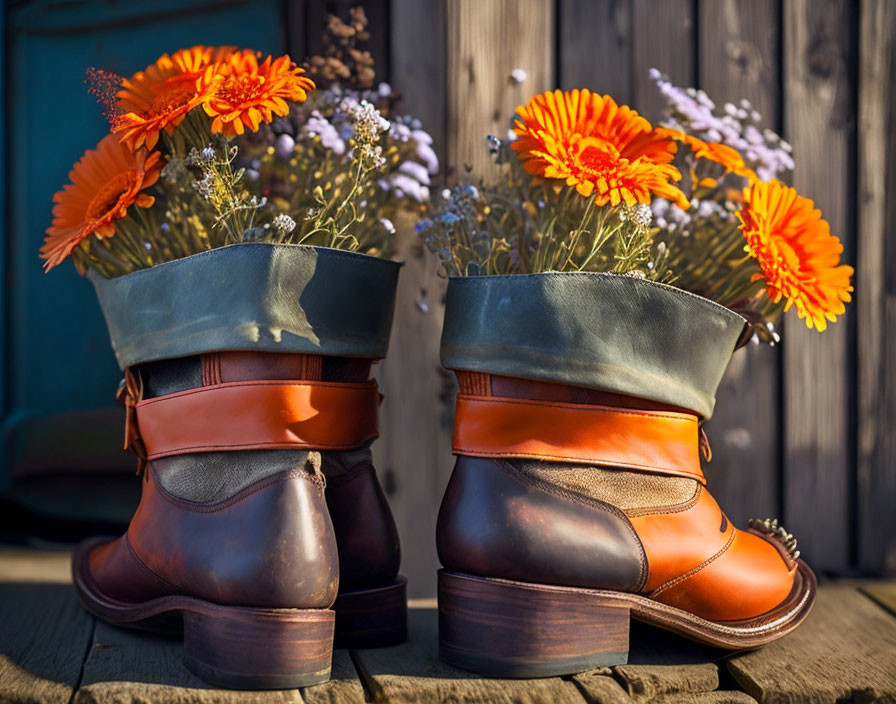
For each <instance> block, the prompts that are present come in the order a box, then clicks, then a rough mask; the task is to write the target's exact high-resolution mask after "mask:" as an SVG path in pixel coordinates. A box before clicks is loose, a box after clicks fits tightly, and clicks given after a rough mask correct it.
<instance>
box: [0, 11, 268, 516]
mask: <svg viewBox="0 0 896 704" xmlns="http://www.w3.org/2000/svg"><path fill="white" fill-rule="evenodd" d="M4 12H5V16H4V18H3V19H4V21H5V29H6V32H5V37H6V42H7V45H6V48H7V51H6V54H5V56H6V65H5V66H4V69H5V70H4V72H3V73H4V79H5V92H4V96H5V101H6V105H7V110H6V115H7V116H8V117H7V123H6V124H5V125H4V131H5V132H6V134H7V135H8V139H7V145H8V146H7V153H6V154H5V157H6V158H5V159H4V164H5V173H4V174H3V178H5V180H6V182H7V184H8V190H7V193H8V194H9V199H8V202H7V204H6V210H7V213H6V215H7V217H6V220H5V221H6V223H7V227H6V229H5V231H4V234H3V240H4V241H3V247H2V248H0V265H2V268H0V276H2V278H3V282H2V283H3V286H2V289H0V290H2V295H3V300H2V306H0V369H2V370H3V372H4V373H3V375H2V377H0V492H7V493H8V492H10V491H13V490H16V489H17V488H18V487H20V486H21V485H23V484H27V483H28V481H30V480H33V479H34V478H36V477H37V478H39V477H65V476H69V477H70V476H72V475H73V474H80V473H89V472H93V473H98V472H99V473H110V474H111V475H114V474H118V473H120V472H128V473H130V472H133V468H134V463H133V460H132V457H131V456H130V454H129V453H125V452H124V451H122V450H121V449H120V448H121V440H122V437H123V425H122V420H123V416H122V414H121V412H120V410H119V409H117V408H116V406H115V402H114V394H115V390H116V387H117V385H118V381H119V379H120V377H121V372H120V371H119V369H118V367H117V365H116V363H115V360H114V357H113V355H112V352H111V349H110V347H109V339H108V335H107V333H106V328H105V324H104V322H103V319H102V315H101V313H100V310H99V307H98V305H97V302H96V299H95V296H94V294H93V289H92V287H91V286H90V284H89V283H88V282H87V281H86V280H85V279H82V278H81V277H79V276H78V275H77V274H76V273H75V271H74V269H73V267H72V266H71V265H70V264H68V263H66V264H65V265H63V266H60V267H58V268H57V269H54V270H53V271H51V272H50V273H49V274H44V273H43V271H42V268H41V261H40V260H39V258H38V249H39V248H40V245H41V241H42V239H43V237H44V229H45V228H46V227H47V226H48V225H49V223H50V219H51V208H52V197H53V193H54V192H55V191H56V190H57V189H59V188H60V187H61V186H62V184H64V183H65V182H66V179H67V174H68V172H69V170H70V169H71V167H72V165H73V164H74V162H75V161H76V160H77V159H78V158H79V157H80V156H81V154H82V153H83V152H84V150H85V149H88V148H93V147H94V146H95V145H96V143H97V142H98V141H99V139H100V138H101V137H102V136H103V134H104V133H105V132H106V130H107V126H106V124H105V122H104V119H103V117H102V115H101V108H100V106H99V105H98V104H97V103H96V102H95V100H94V98H93V97H92V96H90V95H88V93H87V87H86V85H85V83H84V74H85V70H86V69H87V68H88V67H89V66H96V67H98V68H103V69H106V70H110V71H114V72H116V73H118V74H121V75H125V76H127V75H130V74H132V73H133V72H135V71H137V70H140V69H142V68H144V67H145V66H146V65H148V64H149V63H151V62H152V61H154V60H155V59H156V58H157V57H158V56H159V55H160V54H162V53H164V52H171V51H174V50H177V49H179V48H182V47H188V46H192V45H194V44H213V45H214V44H234V45H238V46H244V47H253V48H256V49H260V50H262V51H266V52H282V51H284V49H285V46H286V39H285V36H284V30H283V27H284V25H285V22H284V4H283V3H281V2H280V0H251V1H249V0H245V1H240V0H237V1H234V0H219V1H217V2H209V1H208V0H205V1H200V0H155V1H150V0H143V1H140V2H134V1H132V2H119V1H113V0H107V1H105V2H104V1H101V0H44V1H33V2H11V3H9V2H8V3H4ZM57 503H61V504H64V503H65V499H64V497H63V498H62V500H61V502H57ZM60 511H61V512H62V513H65V506H64V505H63V506H61V507H60Z"/></svg>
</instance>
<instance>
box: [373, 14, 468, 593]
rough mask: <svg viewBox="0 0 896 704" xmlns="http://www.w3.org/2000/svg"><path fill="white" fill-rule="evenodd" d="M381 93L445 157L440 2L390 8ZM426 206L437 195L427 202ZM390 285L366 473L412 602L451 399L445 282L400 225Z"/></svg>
mask: <svg viewBox="0 0 896 704" xmlns="http://www.w3.org/2000/svg"><path fill="white" fill-rule="evenodd" d="M392 5H393V8H392V9H393V12H392V32H391V33H392V36H393V37H394V40H393V43H392V58H391V63H392V67H393V72H392V78H391V84H392V87H393V89H394V90H396V91H397V92H398V93H399V94H400V95H401V96H402V97H401V103H400V105H399V110H400V112H407V113H408V114H411V115H413V116H414V117H417V118H418V119H420V120H421V121H422V123H423V127H424V129H426V130H427V131H429V132H430V134H431V135H432V137H433V147H435V148H436V149H437V150H438V151H437V154H438V156H439V159H440V161H441V162H442V163H443V164H444V158H445V151H444V147H445V104H446V99H447V98H446V93H445V24H444V14H445V4H444V0H426V1H425V2H420V1H418V0H393V3H392ZM436 197H438V195H437V194H436ZM396 226H397V228H398V234H397V235H396V239H395V242H394V245H395V252H394V257H395V258H397V259H399V260H400V261H403V262H404V263H405V265H404V267H403V268H402V271H401V276H400V278H399V282H398V295H397V300H396V305H395V318H394V322H393V325H392V329H393V334H392V339H391V342H390V347H389V356H388V357H387V358H386V360H385V361H384V362H382V363H381V364H380V368H379V370H378V372H377V376H378V379H379V381H380V388H381V390H382V392H383V394H384V395H385V401H384V402H383V406H382V413H381V424H382V425H381V427H382V432H381V436H380V437H381V439H380V440H379V442H377V443H376V444H375V445H374V454H375V458H376V465H377V467H378V468H379V470H380V476H381V478H382V480H383V484H384V487H385V489H386V492H387V494H388V496H389V502H390V504H391V506H392V511H393V513H394V515H395V521H396V524H397V525H398V531H399V535H400V537H401V548H402V572H403V573H404V574H405V575H407V577H408V593H409V594H410V596H412V597H424V596H426V597H428V596H433V595H434V594H435V589H436V569H437V568H438V559H437V557H436V554H435V530H436V516H437V514H438V510H439V503H440V502H441V499H442V493H443V492H444V490H445V485H446V483H447V481H448V476H449V475H450V473H451V468H452V466H453V458H452V456H451V425H452V423H451V417H452V410H453V404H452V398H451V396H450V394H445V392H444V380H445V375H444V372H443V371H442V369H441V366H440V364H439V339H440V337H441V332H442V319H443V317H444V296H445V286H446V284H447V281H446V280H445V279H444V278H443V277H440V276H439V274H438V267H439V264H438V261H437V259H436V257H435V256H434V255H433V254H432V253H431V252H429V250H428V249H426V248H425V247H423V246H422V242H421V241H420V237H419V236H418V235H417V233H416V232H415V231H414V222H413V219H412V218H410V217H406V218H400V219H399V220H398V221H397V222H396Z"/></svg>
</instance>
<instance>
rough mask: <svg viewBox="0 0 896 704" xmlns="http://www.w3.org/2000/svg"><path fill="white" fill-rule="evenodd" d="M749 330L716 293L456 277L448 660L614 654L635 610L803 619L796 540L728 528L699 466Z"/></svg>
mask: <svg viewBox="0 0 896 704" xmlns="http://www.w3.org/2000/svg"><path fill="white" fill-rule="evenodd" d="M539 277H547V281H544V280H543V279H542V281H541V282H539ZM558 277H560V278H558ZM564 277H567V278H564ZM574 277H578V278H574ZM615 278H616V279H623V277H615ZM488 279H495V280H496V281H488ZM498 279H501V280H503V281H497V280H498ZM514 279H515V280H514ZM533 279H534V280H535V281H536V282H537V285H536V284H533ZM526 280H528V281H526ZM583 282H584V283H583ZM452 286H453V290H452ZM564 287H569V288H568V289H566V288H564ZM558 300H559V301H561V302H562V303H563V305H558V304H557V301H558ZM573 301H578V303H575V302H573ZM597 301H602V302H603V303H599V302H597ZM610 301H611V302H610ZM518 302H519V307H520V309H521V310H520V311H517V310H516V309H515V307H514V305H515V304H517V303H518ZM539 305H542V306H544V308H545V309H546V310H548V311H550V315H545V313H544V312H539V310H538V308H537V307H538V306H539ZM601 305H606V306H608V308H607V317H606V318H602V317H601V316H600V315H599V314H600V312H601V311H600V307H601ZM527 306H528V310H527ZM664 306H665V307H664ZM679 307H680V310H679V309H678V308H679ZM455 315H456V316H458V318H459V319H454V320H452V319H451V318H450V316H455ZM589 315H590V316H591V317H590V318H589V317H588V316H589ZM657 316H658V317H659V318H660V321H659V322H658V321H657V320H656V319H655V318H656V317H657ZM583 319H584V320H585V321H586V322H585V323H584V324H583V322H582V320H583ZM701 321H702V323H701ZM672 323H675V324H680V325H685V324H687V325H688V326H689V328H690V332H691V333H692V334H690V335H682V334H681V333H680V331H679V332H677V331H676V330H675V327H674V326H672V325H671V324H672ZM527 326H529V327H531V331H530V330H528V329H527ZM604 326H606V330H607V333H606V334H602V331H603V327H604ZM651 327H653V328H656V332H655V333H653V334H652V333H650V329H651ZM743 327H744V322H743V320H742V319H740V318H739V316H735V314H733V313H731V312H730V311H727V310H725V309H722V308H721V307H720V306H714V304H711V303H710V302H709V301H704V300H703V299H699V298H698V297H696V296H689V295H687V294H684V295H683V296H682V294H680V293H679V292H677V291H675V290H674V289H669V288H668V287H660V286H657V285H654V284H649V283H648V282H644V281H638V280H634V279H628V280H623V281H620V282H617V281H613V280H611V279H606V278H599V277H598V278H589V277H588V275H585V278H584V279H582V278H581V275H564V274H547V275H536V276H534V277H480V278H478V279H476V280H475V282H472V280H458V279H453V280H452V282H451V286H449V292H448V304H447V312H446V325H445V334H444V336H443V363H445V364H446V366H449V367H450V368H453V369H454V370H455V371H456V374H457V379H458V386H459V394H458V397H457V408H456V418H455V432H454V440H453V443H454V452H455V454H456V455H457V463H456V466H455V470H454V473H453V475H452V477H451V480H450V483H449V485H448V488H447V490H446V493H445V497H444V500H443V503H442V507H441V511H440V515H439V521H438V528H437V531H438V532H437V544H438V551H439V558H440V560H441V563H442V565H443V567H444V569H443V570H441V571H440V574H439V616H440V620H439V641H440V654H441V657H442V658H443V659H444V660H446V661H447V662H449V663H451V664H454V665H456V666H459V667H462V668H465V669H470V670H474V671H477V672H481V673H484V674H488V675H492V676H498V677H546V676H554V675H561V674H569V673H574V672H579V671H583V670H586V669H590V668H594V667H600V666H607V665H616V664H621V663H624V662H626V661H627V654H628V627H629V619H630V617H631V618H636V619H638V620H641V621H644V622H647V623H650V624H653V625H655V626H658V627H660V628H665V629H668V630H671V631H674V632H676V633H679V634H681V635H684V636H687V637H689V638H692V639H695V640H698V641H702V642H704V643H708V644H711V645H714V646H718V647H722V648H731V649H744V648H753V647H757V646H761V645H763V644H765V643H768V642H770V641H772V640H775V639H776V638H779V637H781V636H783V635H784V634H786V633H788V632H790V631H791V630H793V629H794V628H796V627H797V625H799V624H800V623H801V622H802V620H803V619H804V618H805V617H806V615H807V614H808V612H809V610H810V608H811V606H812V602H813V599H814V595H815V590H816V582H815V576H814V575H813V573H812V571H811V570H810V569H809V567H808V566H807V565H806V564H805V563H804V562H803V561H802V560H799V559H798V558H799V553H798V552H797V551H796V541H795V540H794V539H793V538H792V536H790V535H789V534H787V533H786V532H785V531H784V530H783V529H782V528H781V527H780V526H779V525H778V524H777V522H774V521H755V520H754V521H750V523H749V525H748V526H747V528H746V530H739V529H737V528H735V527H734V526H733V525H732V524H731V522H730V521H729V520H728V518H727V517H726V516H725V513H724V512H723V511H722V510H721V509H720V507H719V506H718V505H717V503H716V502H715V500H714V499H713V498H712V496H711V494H710V493H709V491H708V489H707V486H706V484H707V482H706V478H705V477H704V475H703V472H702V469H701V464H700V448H701V447H705V446H706V443H705V442H702V441H701V438H702V437H703V436H702V434H701V430H700V422H701V420H702V419H703V418H704V417H706V416H707V415H708V413H709V412H711V409H712V403H711V396H712V395H713V394H714V392H715V388H716V385H717V384H718V380H719V378H720V377H721V373H722V371H723V370H724V363H723V362H726V361H727V357H728V356H729V355H730V354H731V352H732V351H733V349H734V347H735V344H736V343H737V341H738V338H739V336H740V335H741V334H742V331H743ZM626 328H628V329H631V330H637V331H638V332H637V333H636V334H637V339H633V338H632V337H628V338H626V337H625V336H624V334H623V331H624V330H625V329H626ZM611 336H612V337H611ZM501 340H504V343H503V345H502V344H500V341H501ZM477 341H478V342H479V344H476V342H477ZM508 342H510V344H508ZM706 343H708V344H717V345H720V346H721V347H722V351H721V353H720V354H717V355H711V354H710V355H707V354H706V351H705V350H700V349H699V348H700V346H701V345H702V344H706ZM689 348H691V354H690V355H689V356H685V353H686V352H687V350H688V349H689ZM549 353H550V354H554V355H555V358H556V360H557V364H556V365H549V364H545V359H546V357H547V355H548V354H549ZM719 358H721V361H720V359H719ZM610 362H612V364H610ZM527 377H528V378H527ZM539 377H540V378H539ZM699 379H706V380H705V381H704V382H702V383H700V382H699V381H698V380H699ZM572 380H579V382H580V383H578V384H576V383H570V382H571V381H572ZM639 388H643V389H645V390H648V389H649V393H650V394H651V395H652V396H653V397H652V398H651V397H648V396H647V395H646V393H645V394H644V395H642V396H640V397H639V396H638V395H635V393H637V391H638V389H639ZM621 392H625V393H621ZM633 392H634V393H633ZM673 399H678V400H680V402H679V403H672V402H671V401H673ZM688 399H690V403H689V402H688ZM707 400H708V401H709V402H708V403H707ZM698 408H699V411H698Z"/></svg>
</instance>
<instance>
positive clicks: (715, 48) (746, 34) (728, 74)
mask: <svg viewBox="0 0 896 704" xmlns="http://www.w3.org/2000/svg"><path fill="white" fill-rule="evenodd" d="M778 12H779V7H778V2H777V0H720V1H718V2H703V3H700V18H699V19H700V56H701V57H705V58H706V59H707V60H704V61H701V62H700V65H699V84H700V87H701V88H703V89H704V90H705V91H706V92H707V94H708V95H709V97H710V98H712V100H713V101H714V102H715V103H716V106H717V108H718V110H719V111H721V109H722V106H723V104H724V103H726V102H731V103H735V104H737V103H739V102H740V101H741V100H742V99H746V100H749V101H750V102H751V103H752V104H753V106H754V107H755V108H756V109H757V110H758V111H759V112H760V113H761V114H762V116H763V118H764V120H763V125H764V126H767V127H770V128H772V129H774V130H776V131H777V130H780V125H778V124H777V115H778V113H779V105H778V89H779V82H778V74H777V67H778V62H779V55H778V39H779V37H778V36H777V31H776V27H777V18H778ZM779 349H780V348H779V347H774V348H772V347H769V346H768V345H764V344H763V345H752V344H751V345H747V346H746V348H744V349H742V350H739V351H737V352H735V354H734V357H733V359H732V360H731V363H730V364H729V366H728V369H727V371H726V372H725V376H724V378H723V379H722V383H721V385H720V386H719V390H718V393H717V394H716V409H715V413H714V415H713V417H712V420H710V422H709V423H708V425H707V427H706V431H707V434H708V436H709V439H710V442H711V443H712V450H713V453H712V454H713V460H712V463H711V464H710V465H709V466H708V467H707V468H706V470H705V471H706V475H707V476H708V477H709V478H710V487H711V488H712V493H713V496H715V498H716V500H717V501H718V502H719V504H720V505H721V506H722V508H723V509H724V510H725V512H726V513H727V514H728V517H729V518H731V520H733V521H734V522H735V523H737V524H739V525H743V524H744V523H745V522H746V521H747V520H748V519H749V518H752V517H760V518H764V517H766V516H769V517H774V516H777V515H778V512H779V507H780V495H779V470H780V467H779V456H778V455H779V453H778V442H779V427H780V418H779V415H778V413H779V409H778V384H779V380H778V362H779V356H778V351H779Z"/></svg>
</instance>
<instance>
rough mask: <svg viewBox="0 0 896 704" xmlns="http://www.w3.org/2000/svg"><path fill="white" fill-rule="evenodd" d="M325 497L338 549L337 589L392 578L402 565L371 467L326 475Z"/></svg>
mask: <svg viewBox="0 0 896 704" xmlns="http://www.w3.org/2000/svg"><path fill="white" fill-rule="evenodd" d="M324 466H325V467H326V466H327V462H326V459H325V460H324ZM326 495H327V506H328V508H329V510H330V519H331V520H332V521H333V531H334V533H335V534H336V544H337V545H338V546H339V588H340V590H341V591H344V590H350V589H352V588H357V587H364V586H376V585H381V584H384V583H388V582H391V581H392V580H393V579H395V577H396V576H397V575H398V568H399V565H400V563H401V548H400V547H399V542H398V530H397V528H396V527H395V520H394V519H393V518H392V512H391V511H390V510H389V503H388V502H387V501H386V496H385V494H384V493H383V490H382V488H381V487H380V483H379V481H377V478H376V472H375V470H374V468H373V465H371V464H370V463H369V462H364V463H361V464H358V465H356V466H354V467H352V468H350V469H347V470H346V471H345V472H344V473H341V474H338V475H336V476H328V477H327V490H326Z"/></svg>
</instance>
